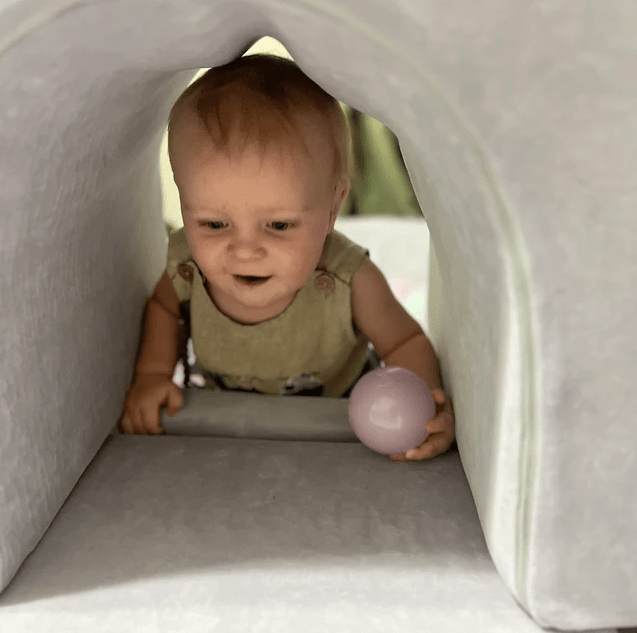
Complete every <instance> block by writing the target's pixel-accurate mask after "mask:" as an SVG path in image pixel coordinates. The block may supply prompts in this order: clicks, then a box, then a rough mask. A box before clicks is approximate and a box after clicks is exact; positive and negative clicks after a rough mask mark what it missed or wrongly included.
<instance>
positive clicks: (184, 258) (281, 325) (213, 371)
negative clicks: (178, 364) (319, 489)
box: [166, 228, 380, 397]
mask: <svg viewBox="0 0 637 633" xmlns="http://www.w3.org/2000/svg"><path fill="white" fill-rule="evenodd" d="M367 255H369V251H368V250H366V249H364V248H362V247H361V246H359V245H358V244H355V243H354V242H352V241H351V240H349V239H348V238H347V237H345V236H344V235H343V234H342V233H340V232H338V231H336V230H334V231H332V232H331V233H330V234H329V235H328V236H327V238H326V240H325V244H324V246H323V252H322V254H321V259H320V261H319V263H318V266H317V268H316V270H314V272H313V273H312V274H311V275H310V277H309V279H308V280H307V282H306V283H305V285H304V286H303V287H302V288H301V289H300V290H299V291H298V293H297V295H296V297H295V299H294V301H293V302H292V303H291V304H290V305H289V306H288V307H287V308H286V310H284V311H283V312H282V313H281V314H279V315H278V316H277V317H275V318H273V319H269V320H267V321H263V322H262V323H257V324H254V325H242V324H239V323H237V322H236V321H233V320H232V319H230V318H229V317H227V316H226V315H225V314H223V313H222V312H221V311H220V310H219V309H218V308H217V306H216V305H215V303H214V302H213V301H212V300H211V298H210V296H209V295H208V292H207V291H206V289H205V286H204V283H205V278H204V275H203V273H202V272H201V270H200V269H199V267H198V266H197V264H196V263H195V261H194V260H193V259H192V254H191V251H190V246H189V245H188V242H187V241H186V235H185V232H184V229H183V228H181V229H178V230H172V231H171V232H170V233H169V236H168V255H167V264H166V271H167V274H168V277H169V278H170V279H171V280H172V283H173V286H174V288H175V292H176V293H177V296H178V297H179V301H180V304H181V305H182V306H183V305H184V302H189V320H190V323H189V326H190V330H189V332H190V337H191V339H192V345H193V350H194V354H195V357H196V363H195V365H194V369H193V370H192V371H193V372H195V373H198V374H201V375H202V376H203V377H204V379H205V385H204V387H205V388H211V389H224V390H238V391H255V392H259V393H266V394H277V395H322V396H327V397H346V396H348V395H349V393H350V392H351V388H352V387H353V385H354V384H355V383H356V381H357V380H358V378H360V377H361V375H362V374H363V373H366V372H367V371H370V370H372V369H375V368H377V367H380V364H379V362H380V359H379V358H378V356H377V355H376V353H375V352H374V351H373V346H372V345H371V343H370V341H369V339H368V338H367V336H365V335H364V334H362V333H361V332H359V331H358V330H357V329H356V328H355V326H354V323H353V320H352V308H351V302H350V293H351V285H350V284H351V279H352V277H353V276H354V273H355V272H356V271H357V270H358V269H359V268H360V266H361V265H362V263H363V261H364V259H365V256H367Z"/></svg>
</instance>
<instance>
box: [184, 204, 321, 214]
mask: <svg viewBox="0 0 637 633" xmlns="http://www.w3.org/2000/svg"><path fill="white" fill-rule="evenodd" d="M182 206H183V208H184V209H186V210H187V211H192V207H190V206H188V205H187V204H184V205H182ZM312 208H313V207H311V206H308V205H304V206H302V207H301V211H312ZM199 210H200V211H201V212H202V213H221V212H223V211H225V210H226V209H225V207H220V208H215V207H201V208H200V209H199ZM259 211H263V212H265V213H288V212H293V211H295V209H284V208H283V207H261V208H259Z"/></svg>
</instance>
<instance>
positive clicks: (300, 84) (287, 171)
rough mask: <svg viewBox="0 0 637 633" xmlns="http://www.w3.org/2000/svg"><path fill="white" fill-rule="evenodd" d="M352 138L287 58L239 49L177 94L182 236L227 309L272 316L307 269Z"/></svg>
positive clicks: (316, 253) (173, 127) (176, 169)
mask: <svg viewBox="0 0 637 633" xmlns="http://www.w3.org/2000/svg"><path fill="white" fill-rule="evenodd" d="M350 146H351V135H350V130H349V126H348V123H347V119H346V118H345V116H344V114H343V111H342V110H341V107H340V105H339V103H338V101H337V100H336V99H334V98H333V97H332V96H331V95H329V94H328V93H327V92H325V91H324V90H323V89H322V88H321V87H320V86H318V85H317V84H316V83H314V82H313V81H312V80H311V79H310V78H309V77H307V75H305V74H304V73H303V72H302V71H301V70H300V69H299V68H298V66H296V64H294V62H292V61H290V60H287V59H285V58H280V57H275V56H273V55H264V54H259V55H247V56H245V57H239V58H238V59H236V60H234V61H232V62H230V63H229V64H226V65H224V66H220V67H217V68H211V69H210V70H209V71H208V72H207V73H205V74H204V75H202V76H201V77H200V78H199V79H198V80H197V81H195V82H194V83H193V84H191V85H190V86H189V87H188V88H187V89H186V90H185V92H184V93H183V94H182V95H181V96H180V97H179V99H178V100H177V102H176V103H175V105H174V106H173V109H172V110H171V113H170V119H169V124H168V153H169V157H170V162H171V165H172V169H173V174H174V178H175V184H176V185H177V188H178V190H179V196H180V201H181V212H182V217H183V221H184V230H185V233H186V239H187V240H188V243H189V245H190V248H191V251H192V255H193V259H194V260H195V261H196V262H197V265H198V266H199V268H200V269H201V270H202V272H203V274H204V276H205V277H206V279H207V282H206V289H207V290H208V293H209V294H210V295H211V297H212V298H213V300H215V303H216V304H217V306H219V307H220V308H221V309H222V310H224V308H225V310H224V311H226V313H227V314H228V315H229V316H232V317H234V318H236V320H239V321H241V322H245V323H250V322H252V323H257V322H260V321H263V320H267V319H269V318H273V317H274V316H276V315H277V314H279V313H280V312H282V311H283V310H285V308H287V306H288V305H289V304H290V303H291V302H292V300H293V299H294V297H295V296H296V293H297V292H298V290H299V289H300V288H301V287H302V286H303V285H304V284H305V282H306V281H307V279H308V277H309V276H310V275H311V273H312V272H313V271H314V270H315V268H316V265H317V264H318V262H319V260H320V257H321V252H322V249H323V245H324V243H325V238H326V237H327V235H328V234H329V233H330V232H331V231H332V230H333V228H334V222H335V220H336V217H337V215H338V211H339V209H340V206H341V204H342V202H343V200H344V199H345V198H346V196H347V194H348V192H349V189H350V187H351V179H352V173H353V172H352V170H353V165H352V161H351V151H350ZM237 275H249V276H267V277H270V278H269V279H268V281H266V282H265V283H262V284H261V285H259V286H248V285H246V284H244V283H243V282H241V281H240V280H239V279H237V277H236V276H237Z"/></svg>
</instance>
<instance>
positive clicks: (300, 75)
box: [168, 53, 354, 185]
mask: <svg viewBox="0 0 637 633" xmlns="http://www.w3.org/2000/svg"><path fill="white" fill-rule="evenodd" d="M185 110H190V111H194V112H195V113H196V115H197V117H198V119H199V120H200V121H201V123H202V124H203V125H204V127H205V128H206V131H207V132H208V135H209V136H210V138H211V140H212V142H213V143H214V145H215V148H216V149H218V150H222V151H225V152H226V153H227V154H228V155H230V154H233V153H235V152H243V151H244V150H245V148H246V146H247V145H248V144H249V143H254V142H255V141H256V145H257V148H258V150H259V152H260V155H261V159H262V160H263V156H264V154H265V152H266V151H267V150H268V149H269V148H270V147H272V146H277V149H279V150H280V149H282V148H283V146H284V145H285V144H286V143H285V142H286V141H291V142H292V143H293V144H296V145H297V146H298V145H301V146H302V149H303V150H304V151H305V153H306V154H307V155H308V156H309V150H308V147H307V144H306V143H305V141H304V140H303V134H302V133H300V129H299V126H298V124H297V121H296V120H295V118H294V115H295V114H296V115H311V116H313V118H314V119H316V120H318V121H320V123H321V125H322V127H323V128H324V129H325V130H326V132H327V138H328V139H329V145H330V147H332V151H333V158H334V163H333V164H334V171H333V177H334V178H335V180H336V182H337V183H338V182H339V180H340V179H345V180H347V182H348V183H349V184H350V185H351V183H352V181H353V179H354V161H353V160H352V136H351V130H350V126H349V121H348V119H347V117H346V116H345V114H344V112H343V110H342V109H341V107H340V105H339V102H338V101H337V100H336V99H335V98H334V97H332V95H330V94H329V93H327V92H326V91H325V90H323V88H321V87H320V86H319V85H318V84H317V83H315V82H314V81H312V79H310V78H309V77H308V76H307V75H306V74H305V73H304V72H303V71H302V70H301V69H300V68H299V67H298V66H297V65H296V64H295V63H294V62H293V61H292V60H290V59H287V58H284V57H279V56H276V55H271V54H268V53H258V54H255V55H245V56H243V57H238V58H237V59H235V60H233V61H231V62H229V63H227V64H225V65H223V66H217V67H215V68H211V69H210V70H208V71H207V72H206V73H205V74H203V75H202V76H201V77H199V79H197V80H196V81H195V82H193V83H192V84H191V85H190V86H188V88H186V90H185V91H184V92H183V93H182V94H181V96H180V97H179V98H178V99H177V101H176V102H175V104H174V105H173V107H172V109H171V111H170V116H169V119H168V138H169V141H168V143H169V151H170V139H171V130H173V127H174V125H175V123H176V120H177V119H178V118H179V116H180V115H181V114H182V113H183V112H184V111H185Z"/></svg>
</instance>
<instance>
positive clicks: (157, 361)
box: [117, 272, 183, 435]
mask: <svg viewBox="0 0 637 633" xmlns="http://www.w3.org/2000/svg"><path fill="white" fill-rule="evenodd" d="M179 337H180V325H179V298H178V297H177V294H176V292H175V289H174V287H173V285H172V282H171V281H170V279H169V277H168V275H167V273H166V272H164V274H163V275H162V277H161V279H160V280H159V282H158V283H157V286H156V287H155V290H154V292H153V294H152V295H151V296H150V297H149V298H148V299H147V301H146V306H145V309H144V316H143V319H142V334H141V341H140V344H139V349H138V351H137V357H136V359H135V371H134V375H133V381H132V383H131V386H130V387H129V389H128V393H127V394H126V400H125V402H124V411H123V412H122V416H121V417H120V420H119V422H118V425H117V426H118V428H119V430H120V431H121V432H123V433H135V434H138V435H146V434H154V433H164V430H163V429H162V428H161V427H160V424H159V418H160V410H161V408H162V406H164V405H167V407H168V409H167V412H168V413H169V414H170V415H173V414H175V413H176V412H177V411H179V410H180V409H181V407H182V406H183V395H182V391H181V389H180V388H179V387H178V386H177V385H175V384H174V383H173V382H172V376H173V373H174V371H175V365H176V364H177V360H178V359H179Z"/></svg>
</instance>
